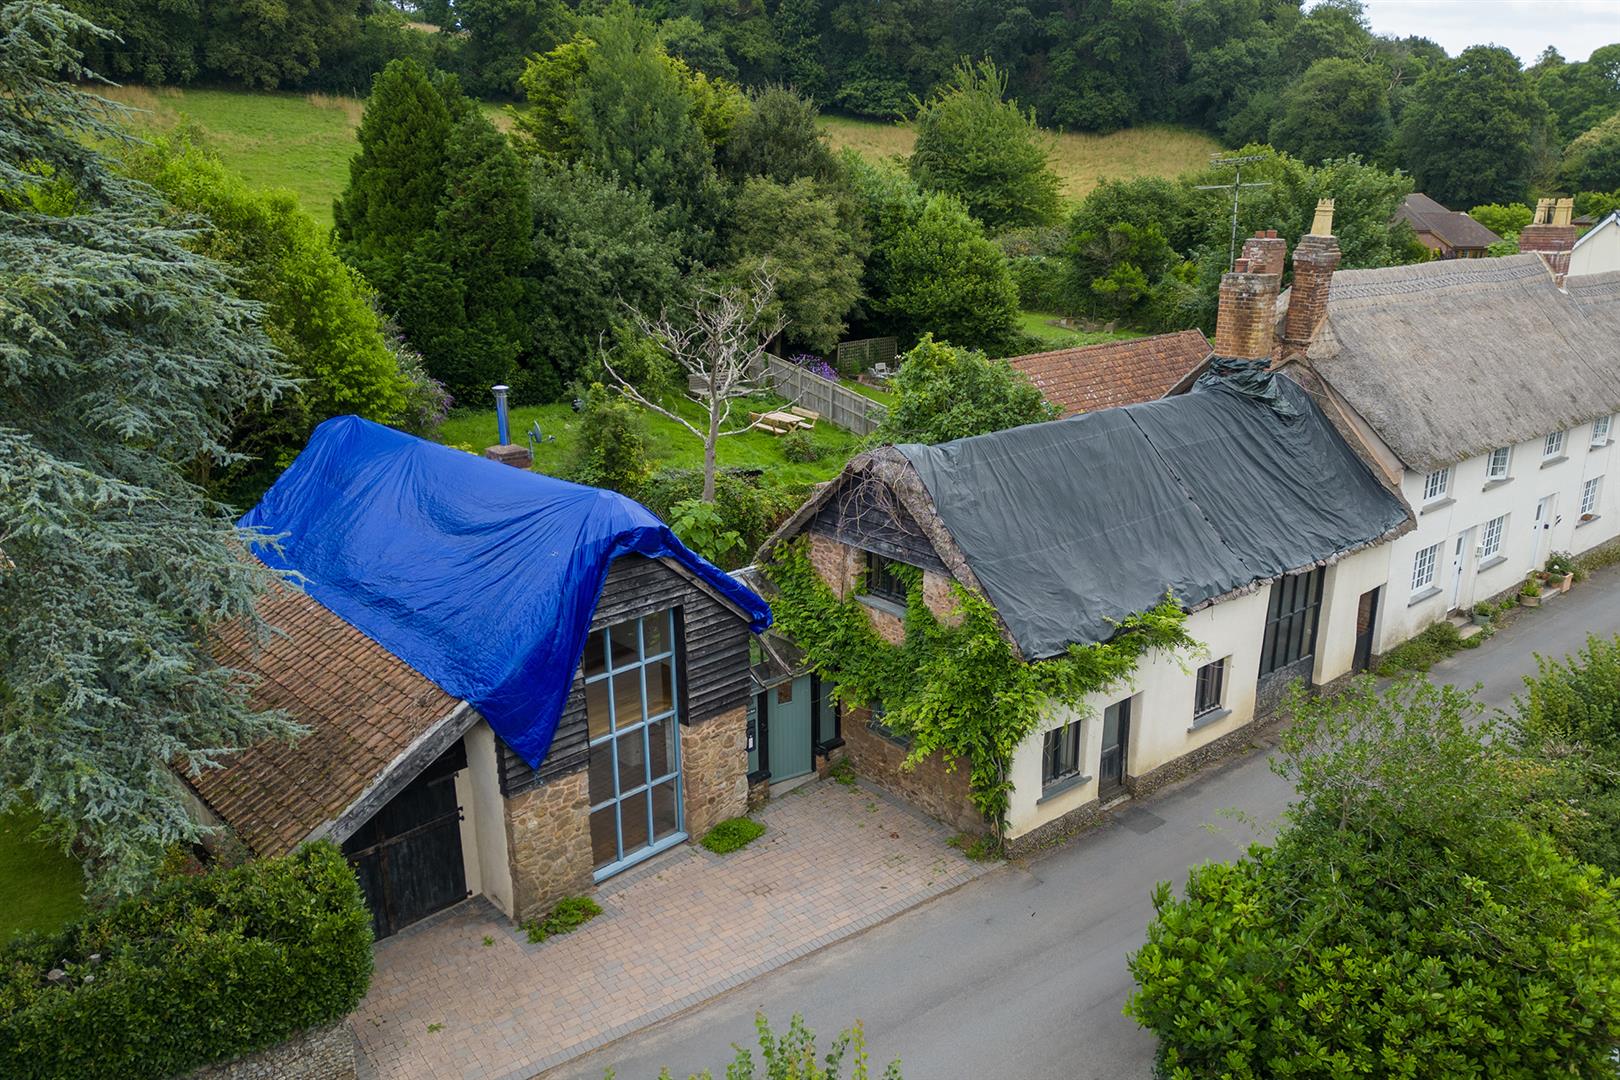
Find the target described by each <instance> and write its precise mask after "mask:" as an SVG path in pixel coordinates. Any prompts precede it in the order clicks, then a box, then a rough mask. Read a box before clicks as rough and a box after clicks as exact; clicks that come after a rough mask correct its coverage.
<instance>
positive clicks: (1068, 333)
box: [1018, 311, 1143, 349]
mask: <svg viewBox="0 0 1620 1080" xmlns="http://www.w3.org/2000/svg"><path fill="white" fill-rule="evenodd" d="M1055 319H1057V316H1056V315H1053V314H1051V313H1049V312H1045V311H1026V312H1024V313H1023V314H1022V315H1020V316H1019V320H1018V325H1019V328H1020V329H1022V330H1023V331H1024V332H1025V333H1026V334H1034V335H1035V336H1036V337H1038V338H1040V339H1041V340H1042V341H1046V342H1050V345H1049V347H1050V348H1053V349H1074V348H1078V347H1079V346H1081V345H1096V344H1097V343H1098V342H1102V341H1128V340H1129V339H1131V338H1138V337H1142V336H1143V334H1142V332H1141V331H1139V330H1070V329H1068V328H1067V327H1063V326H1058V325H1057V324H1056V322H1055V321H1054V320H1055Z"/></svg>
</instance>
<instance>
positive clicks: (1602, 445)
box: [1587, 438, 1614, 450]
mask: <svg viewBox="0 0 1620 1080" xmlns="http://www.w3.org/2000/svg"><path fill="white" fill-rule="evenodd" d="M1613 445H1614V439H1613V438H1608V439H1604V440H1603V441H1602V442H1595V443H1592V444H1591V445H1590V446H1588V447H1587V449H1588V450H1607V449H1608V448H1609V447H1611V446H1613Z"/></svg>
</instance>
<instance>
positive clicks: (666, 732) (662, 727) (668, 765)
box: [647, 720, 675, 779]
mask: <svg viewBox="0 0 1620 1080" xmlns="http://www.w3.org/2000/svg"><path fill="white" fill-rule="evenodd" d="M647 747H648V751H649V753H650V755H651V758H650V761H649V765H648V770H647V771H648V775H649V776H651V777H652V778H654V779H656V778H657V777H660V776H668V775H669V774H670V773H672V772H674V771H675V721H674V720H654V721H653V722H652V723H650V724H648V725H647Z"/></svg>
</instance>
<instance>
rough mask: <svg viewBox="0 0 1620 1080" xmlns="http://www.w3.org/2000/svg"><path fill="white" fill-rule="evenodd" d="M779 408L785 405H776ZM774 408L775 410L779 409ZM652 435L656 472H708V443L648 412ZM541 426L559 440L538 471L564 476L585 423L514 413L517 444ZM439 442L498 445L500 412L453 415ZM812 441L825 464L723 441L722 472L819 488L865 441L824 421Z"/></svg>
mask: <svg viewBox="0 0 1620 1080" xmlns="http://www.w3.org/2000/svg"><path fill="white" fill-rule="evenodd" d="M775 404H779V403H775ZM773 407H774V404H773ZM679 411H680V413H681V415H682V416H685V417H686V418H687V419H689V420H691V421H692V422H693V423H697V424H698V426H699V428H701V427H702V426H703V425H702V424H701V423H700V422H699V419H700V417H701V415H702V414H701V412H700V411H699V410H698V408H697V406H696V405H693V404H691V403H686V402H683V403H682V405H681V407H680V409H679ZM754 411H755V412H762V411H765V405H764V403H760V404H758V405H755V406H754ZM747 414H748V408H747V407H745V406H744V405H742V404H740V403H739V405H738V408H737V412H736V413H734V414H733V423H735V422H736V419H737V418H738V417H742V418H743V420H744V422H746V417H747ZM643 415H645V416H646V418H647V434H648V436H649V441H650V442H651V447H650V450H651V454H652V457H653V460H654V463H655V467H656V468H690V469H701V468H702V467H703V443H702V442H701V441H699V439H698V438H697V437H696V436H695V435H693V434H692V433H691V432H689V431H687V430H686V429H685V428H683V427H681V426H680V425H679V424H677V423H675V421H673V420H670V419H667V418H665V417H662V416H659V415H657V414H655V413H652V412H645V411H644V413H643ZM535 421H539V423H540V431H541V433H542V434H543V435H555V436H556V437H557V438H556V441H555V442H547V443H542V444H541V445H540V446H539V447H538V448H537V449H536V451H535V455H534V467H535V468H536V469H538V470H539V471H540V472H543V473H550V474H552V475H557V474H560V473H561V472H563V471H564V467H565V465H566V463H567V461H568V456H569V454H570V453H571V452H572V450H573V448H574V446H575V444H576V443H577V442H578V441H579V417H578V416H577V415H575V413H574V410H573V409H572V408H570V407H569V406H567V405H528V406H519V407H517V408H514V409H513V410H512V438H513V440H514V441H516V442H518V443H522V442H523V441H524V437H525V435H527V433H528V431H529V425H531V424H533V423H534V422H535ZM436 438H437V439H438V440H439V441H440V442H442V443H446V444H448V445H451V446H459V447H461V448H462V449H471V450H476V451H478V452H479V453H482V452H483V450H484V447H486V446H490V445H493V444H494V442H495V438H496V436H495V412H494V410H493V409H491V410H489V411H487V412H485V411H474V410H467V411H464V412H457V413H455V414H453V415H452V416H451V417H450V418H449V419H448V420H446V421H445V422H444V425H443V426H442V427H441V428H440V429H439V433H438V435H437V436H436ZM810 438H811V440H812V441H813V442H814V443H815V444H816V445H817V446H819V447H821V448H822V450H823V456H822V458H821V460H820V461H813V462H796V461H789V460H787V458H785V457H783V456H782V442H781V440H780V439H778V438H777V437H776V436H774V435H772V434H770V433H769V432H765V431H759V430H755V431H749V432H746V433H744V434H742V435H730V436H726V437H725V438H722V439H721V440H720V442H719V444H718V445H717V448H716V459H717V460H718V461H719V463H720V466H721V467H722V468H726V467H731V468H758V469H764V470H765V472H766V475H767V476H769V477H770V478H771V479H772V480H776V481H778V482H780V483H784V484H815V483H820V482H821V481H823V480H828V479H831V478H832V477H833V476H836V475H837V473H838V470H839V469H841V468H843V467H844V462H845V461H847V460H848V459H849V457H850V455H851V454H853V453H854V452H855V450H856V448H857V445H858V443H859V440H858V439H857V438H856V437H855V436H854V435H851V434H850V433H849V432H847V431H845V430H843V429H842V428H837V427H834V426H833V425H831V424H829V423H826V422H825V421H823V422H822V423H819V424H817V425H816V426H815V429H814V430H813V431H811V433H810Z"/></svg>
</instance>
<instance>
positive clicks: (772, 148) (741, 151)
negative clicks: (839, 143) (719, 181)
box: [722, 86, 838, 184]
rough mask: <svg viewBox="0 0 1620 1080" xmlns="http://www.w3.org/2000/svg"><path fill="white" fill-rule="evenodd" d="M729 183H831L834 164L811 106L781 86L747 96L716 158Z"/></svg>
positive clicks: (836, 163)
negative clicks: (756, 180)
mask: <svg viewBox="0 0 1620 1080" xmlns="http://www.w3.org/2000/svg"><path fill="white" fill-rule="evenodd" d="M722 161H723V163H724V166H725V171H726V174H727V175H728V176H729V177H731V178H732V179H734V180H738V181H741V180H746V179H747V178H748V177H751V176H763V177H765V178H766V179H768V180H774V181H776V182H777V183H778V184H791V183H793V181H795V180H818V181H821V182H824V183H827V182H831V181H833V180H834V179H836V178H837V176H838V162H837V160H836V159H834V158H833V156H832V151H830V150H828V149H827V136H826V134H825V133H824V132H823V131H822V130H821V126H820V125H819V124H817V123H816V105H815V102H813V101H811V100H810V99H809V98H806V97H803V96H802V95H800V94H799V93H798V92H796V91H794V90H790V89H788V88H787V87H785V86H769V87H766V88H765V89H763V90H755V91H753V92H752V93H750V94H749V95H748V109H747V111H745V112H744V113H743V114H742V116H740V117H739V118H738V119H737V123H736V126H735V127H733V128H732V131H731V138H730V140H729V141H728V142H727V143H726V149H725V153H724V155H723V156H722Z"/></svg>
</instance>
